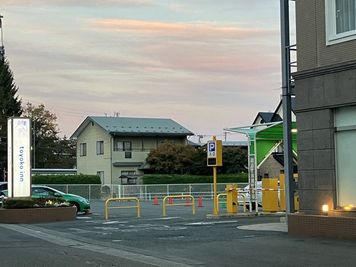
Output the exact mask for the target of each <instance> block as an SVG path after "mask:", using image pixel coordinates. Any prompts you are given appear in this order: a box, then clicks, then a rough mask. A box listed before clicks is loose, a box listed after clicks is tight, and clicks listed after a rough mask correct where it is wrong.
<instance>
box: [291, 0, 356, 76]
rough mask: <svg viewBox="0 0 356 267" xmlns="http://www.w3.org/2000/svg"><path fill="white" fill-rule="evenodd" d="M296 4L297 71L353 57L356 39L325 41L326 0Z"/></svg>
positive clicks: (303, 0) (352, 58)
mask: <svg viewBox="0 0 356 267" xmlns="http://www.w3.org/2000/svg"><path fill="white" fill-rule="evenodd" d="M295 3H296V28H297V61H298V63H297V64H298V72H300V71H305V70H310V69H315V68H319V67H326V66H329V65H335V64H339V63H342V62H347V61H352V60H356V42H355V41H347V42H342V43H338V44H333V45H327V44H326V32H325V28H326V27H325V0H298V1H296V2H295Z"/></svg>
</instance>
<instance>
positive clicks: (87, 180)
mask: <svg viewBox="0 0 356 267" xmlns="http://www.w3.org/2000/svg"><path fill="white" fill-rule="evenodd" d="M32 183H33V184H101V181H100V177H99V176H97V175H85V174H79V175H34V176H32Z"/></svg>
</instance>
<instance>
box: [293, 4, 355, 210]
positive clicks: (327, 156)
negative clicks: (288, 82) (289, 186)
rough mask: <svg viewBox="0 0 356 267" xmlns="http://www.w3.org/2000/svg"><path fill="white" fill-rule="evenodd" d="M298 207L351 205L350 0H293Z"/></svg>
mask: <svg viewBox="0 0 356 267" xmlns="http://www.w3.org/2000/svg"><path fill="white" fill-rule="evenodd" d="M296 32H297V50H298V53H297V62H298V71H297V72H296V73H294V74H293V78H294V79H295V94H296V107H295V113H296V117H297V123H298V124H297V126H298V170H299V184H298V187H299V188H298V191H299V197H300V210H301V211H302V212H304V213H306V214H320V213H321V208H322V206H323V205H328V207H329V209H330V210H339V209H342V208H344V207H346V206H349V205H354V206H356V191H355V190H354V189H355V188H356V172H355V171H354V165H355V163H356V153H355V151H356V1H355V0H297V1H296Z"/></svg>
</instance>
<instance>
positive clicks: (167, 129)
mask: <svg viewBox="0 0 356 267" xmlns="http://www.w3.org/2000/svg"><path fill="white" fill-rule="evenodd" d="M189 135H193V133H192V132H191V131H189V130H188V129H186V128H185V127H183V126H182V125H180V124H179V123H177V122H175V121H174V120H171V119H158V118H129V117H104V116H103V117H97V116H89V117H87V118H86V119H85V120H84V121H83V122H82V123H81V124H80V125H79V127H78V128H77V130H76V131H75V132H74V133H73V135H72V136H71V138H74V139H76V140H77V172H78V173H83V174H94V175H95V174H97V175H99V176H100V178H101V182H102V184H123V183H133V184H135V183H136V178H137V177H139V176H140V175H142V174H143V170H144V168H145V167H146V158H147V155H148V154H149V152H150V151H151V150H152V149H155V148H157V146H158V145H159V144H161V143H162V142H164V141H166V140H168V141H173V142H175V143H180V144H184V143H186V142H187V136H189Z"/></svg>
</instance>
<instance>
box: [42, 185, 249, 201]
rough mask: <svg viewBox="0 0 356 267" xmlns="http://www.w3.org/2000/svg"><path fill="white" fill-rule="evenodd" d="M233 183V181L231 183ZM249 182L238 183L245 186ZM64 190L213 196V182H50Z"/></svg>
mask: <svg viewBox="0 0 356 267" xmlns="http://www.w3.org/2000/svg"><path fill="white" fill-rule="evenodd" d="M227 184H228V183H218V184H217V191H218V193H223V192H225V187H226V185H227ZM229 184H231V183H229ZM246 185H247V184H237V186H238V188H244V187H245V186H246ZM48 186H50V187H53V188H56V189H58V190H60V191H62V192H65V193H69V194H76V195H79V196H83V197H85V198H87V199H89V200H92V199H106V198H108V197H137V198H140V199H142V200H151V199H153V197H155V196H157V197H158V198H163V197H164V196H168V195H181V194H189V195H193V196H194V197H203V198H213V184H212V183H208V184H157V185H110V184H108V185H97V184H48Z"/></svg>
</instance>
